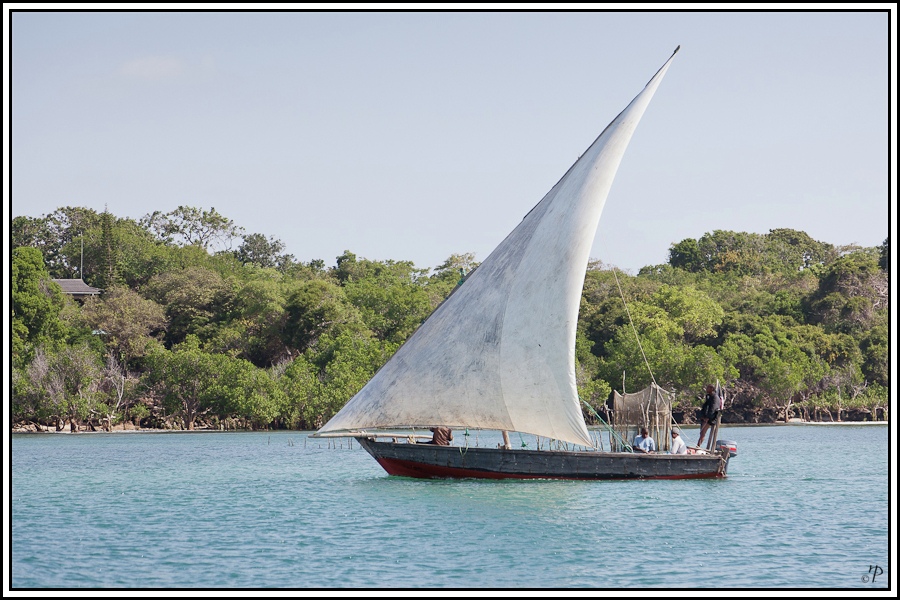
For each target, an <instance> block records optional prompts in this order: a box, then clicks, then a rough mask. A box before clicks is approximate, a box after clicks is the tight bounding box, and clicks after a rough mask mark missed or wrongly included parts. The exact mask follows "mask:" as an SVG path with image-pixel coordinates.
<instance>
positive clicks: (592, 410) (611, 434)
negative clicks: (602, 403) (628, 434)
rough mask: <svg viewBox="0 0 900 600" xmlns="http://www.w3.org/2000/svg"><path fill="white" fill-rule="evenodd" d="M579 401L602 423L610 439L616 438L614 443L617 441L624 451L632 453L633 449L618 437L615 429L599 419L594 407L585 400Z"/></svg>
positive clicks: (601, 418)
mask: <svg viewBox="0 0 900 600" xmlns="http://www.w3.org/2000/svg"><path fill="white" fill-rule="evenodd" d="M579 400H581V402H582V403H583V404H584V405H585V406H587V407H588V410H590V411H591V412H592V413H593V414H594V416H595V417H597V418H598V419H599V420H600V422H601V423H603V425H604V426H605V427H606V430H607V431H609V436H610V437H611V438H612V437H615V438H616V441H618V442H619V444H620V445H621V446H622V447H623V448H626V449H627V450H628V452H634V448H632V447H631V444H629V443H628V442H626V441H625V440H623V439H622V436H620V435H619V433H618V432H617V431H616V430H615V429H613V428H612V427H611V426H610V424H609V423H607V422H606V421H604V420H603V417H601V416H600V414H599V413H598V412H597V411H596V410H594V407H593V406H591V405H590V404H588V403H587V402H586V401H585V400H582V399H581V398H579Z"/></svg>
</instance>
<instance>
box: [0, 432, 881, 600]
mask: <svg viewBox="0 0 900 600" xmlns="http://www.w3.org/2000/svg"><path fill="white" fill-rule="evenodd" d="M889 433H890V432H889V428H888V427H887V426H884V425H865V426H859V425H857V426H853V425H848V426H842V425H836V426H835V425H831V426H814V425H798V426H764V427H734V428H728V429H726V428H724V427H723V430H722V431H721V432H720V436H719V437H720V439H730V440H735V441H736V442H737V443H738V456H737V457H736V458H734V459H732V461H731V463H730V464H729V477H728V478H727V479H725V480H701V481H689V480H686V481H622V482H577V481H482V480H416V479H406V478H399V477H391V476H388V475H387V474H386V473H385V472H384V471H383V470H382V469H381V467H380V466H379V465H378V464H377V463H376V462H375V461H374V460H373V459H372V458H371V457H370V456H369V455H368V454H366V453H365V452H364V451H363V450H362V449H360V447H359V445H358V444H356V443H355V442H353V443H352V445H351V444H350V443H349V442H348V441H347V440H343V444H341V442H340V441H338V443H337V445H335V443H334V442H333V441H331V442H329V441H327V440H317V439H308V438H307V437H306V435H305V434H303V433H298V432H279V433H209V432H198V433H121V434H103V433H98V434H75V435H71V434H21V435H13V436H12V484H11V493H12V527H11V529H12V544H11V550H12V553H11V554H12V556H11V558H12V571H11V573H12V579H11V582H12V588H13V589H14V590H15V589H23V588H129V589H136V588H142V589H150V588H181V589H209V588H493V589H497V588H503V589H507V588H647V587H659V588H711V589H712V588H853V589H858V590H863V589H871V588H886V587H887V585H888V581H889V576H890V575H891V573H890V569H889V567H888V565H889V545H890V542H889V538H888V504H889V500H888V498H889V496H888V494H889V486H890V477H889V474H888V451H889V444H888V438H889ZM694 435H695V432H692V431H688V432H687V436H688V438H691V439H692V437H693V436H694ZM481 436H482V439H481V440H479V441H480V443H481V444H482V445H487V444H491V443H493V441H492V440H491V439H490V438H489V436H486V435H485V434H481ZM460 437H462V436H457V440H458V439H459V438H460ZM692 441H693V440H692ZM876 565H877V566H879V567H880V568H881V569H882V571H883V573H882V574H878V573H877V571H876V570H874V569H872V568H871V567H873V566H876ZM872 573H875V574H876V577H875V581H872V580H871V574H872ZM866 575H868V576H869V579H868V580H867V581H865V582H864V581H863V579H865V577H864V576H866Z"/></svg>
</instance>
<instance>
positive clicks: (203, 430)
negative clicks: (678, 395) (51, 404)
mask: <svg viewBox="0 0 900 600" xmlns="http://www.w3.org/2000/svg"><path fill="white" fill-rule="evenodd" d="M676 425H677V427H678V428H679V429H684V430H687V429H700V425H699V424H696V423H691V424H685V425H682V424H680V423H679V424H676ZM819 425H821V426H836V425H837V426H841V425H849V426H854V427H855V426H871V425H882V426H887V425H890V421H801V420H791V421H789V422H787V423H785V422H784V421H778V422H775V423H722V424H721V425H720V427H722V428H729V429H730V428H736V427H783V426H801V427H806V426H819ZM604 429H605V428H604V427H603V426H602V425H591V426H589V427H588V430H589V431H597V430H604ZM263 432H265V433H270V434H271V433H315V430H312V429H310V430H296V429H272V430H265V429H260V430H253V429H211V428H208V427H197V428H195V429H151V428H145V429H134V428H129V429H124V428H123V427H122V426H121V425H119V426H117V427H113V428H112V430H110V431H104V430H102V429H100V430H97V431H90V430H79V431H71V430H70V429H69V428H68V427H66V428H65V429H62V430H60V431H56V430H55V429H50V428H48V429H42V430H40V431H36V430H34V429H33V428H21V427H20V428H12V430H11V433H12V434H14V435H27V434H32V435H37V434H60V433H62V434H73V433H77V434H79V435H80V434H97V435H103V434H117V433H263Z"/></svg>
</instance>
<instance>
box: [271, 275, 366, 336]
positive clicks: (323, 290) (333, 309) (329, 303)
mask: <svg viewBox="0 0 900 600" xmlns="http://www.w3.org/2000/svg"><path fill="white" fill-rule="evenodd" d="M285 311H286V321H285V326H284V332H283V340H284V343H285V344H286V345H287V346H288V347H290V348H294V349H295V350H297V351H299V352H303V351H305V350H306V349H307V348H311V347H313V346H315V345H316V343H317V341H318V340H319V338H320V337H321V336H323V335H325V334H328V333H335V334H337V333H338V332H340V331H341V330H344V329H347V328H349V329H361V328H363V326H362V320H361V318H360V315H359V311H358V310H357V309H356V308H355V307H354V306H353V305H352V304H350V302H349V301H348V300H347V296H346V294H345V293H344V290H343V288H341V287H340V286H338V285H335V284H333V283H331V282H329V281H325V280H321V279H314V280H311V281H306V282H304V283H302V284H300V285H299V287H298V288H297V290H296V291H295V292H293V293H292V294H291V296H290V298H288V301H287V304H286V305H285Z"/></svg>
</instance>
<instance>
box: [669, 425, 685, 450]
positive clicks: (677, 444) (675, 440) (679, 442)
mask: <svg viewBox="0 0 900 600" xmlns="http://www.w3.org/2000/svg"><path fill="white" fill-rule="evenodd" d="M669 452H671V453H672V454H687V444H685V443H684V440H683V439H681V436H680V435H678V432H677V431H675V430H674V429H673V430H672V446H671V447H670V448H669Z"/></svg>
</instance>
